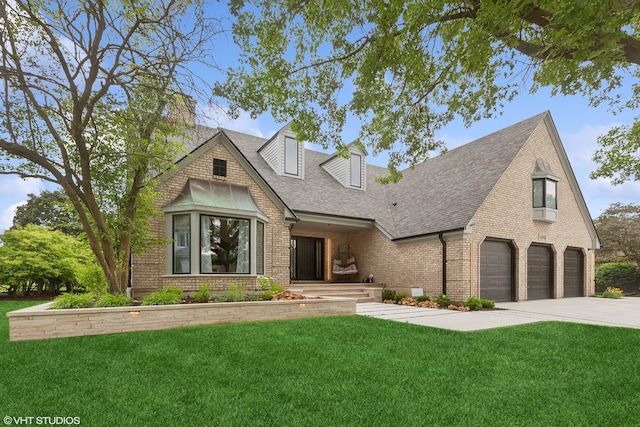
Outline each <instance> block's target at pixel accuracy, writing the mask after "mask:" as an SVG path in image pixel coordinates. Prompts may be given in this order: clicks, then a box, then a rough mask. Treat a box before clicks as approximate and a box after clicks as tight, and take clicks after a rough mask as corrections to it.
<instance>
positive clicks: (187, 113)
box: [167, 93, 197, 126]
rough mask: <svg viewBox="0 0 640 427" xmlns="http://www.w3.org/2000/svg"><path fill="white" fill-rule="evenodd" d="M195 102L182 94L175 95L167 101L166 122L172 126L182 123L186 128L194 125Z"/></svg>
mask: <svg viewBox="0 0 640 427" xmlns="http://www.w3.org/2000/svg"><path fill="white" fill-rule="evenodd" d="M196 103H197V102H196V100H195V99H193V98H192V97H190V96H189V95H185V94H183V93H178V94H176V95H175V96H174V97H173V99H172V100H171V101H169V114H168V116H167V120H169V122H171V123H173V124H177V123H182V124H185V125H187V126H195V124H196Z"/></svg>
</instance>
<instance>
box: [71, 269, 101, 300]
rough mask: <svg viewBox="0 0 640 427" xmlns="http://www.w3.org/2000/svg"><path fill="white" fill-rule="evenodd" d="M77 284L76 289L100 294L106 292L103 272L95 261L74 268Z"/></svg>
mask: <svg viewBox="0 0 640 427" xmlns="http://www.w3.org/2000/svg"><path fill="white" fill-rule="evenodd" d="M76 277H77V279H78V284H77V285H76V286H75V289H76V290H84V291H86V292H91V293H92V294H94V295H102V294H105V293H106V292H107V280H106V279H105V278H104V272H103V271H102V268H101V267H100V265H98V264H97V263H95V262H93V263H87V264H80V265H79V266H78V267H77V269H76Z"/></svg>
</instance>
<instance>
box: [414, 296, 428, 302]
mask: <svg viewBox="0 0 640 427" xmlns="http://www.w3.org/2000/svg"><path fill="white" fill-rule="evenodd" d="M424 301H431V298H429V295H420V296H418V297H416V302H418V303H420V302H424Z"/></svg>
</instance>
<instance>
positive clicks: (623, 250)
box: [594, 203, 640, 264]
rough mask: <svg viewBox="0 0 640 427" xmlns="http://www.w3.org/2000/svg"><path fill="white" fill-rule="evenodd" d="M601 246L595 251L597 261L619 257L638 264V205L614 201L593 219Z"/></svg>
mask: <svg viewBox="0 0 640 427" xmlns="http://www.w3.org/2000/svg"><path fill="white" fill-rule="evenodd" d="M594 224H595V226H596V230H597V231H598V237H599V238H600V243H601V246H602V248H601V249H599V250H598V251H597V252H596V257H597V259H598V261H603V262H608V261H612V260H615V259H616V258H619V257H626V258H627V259H628V260H629V261H632V262H635V263H636V264H640V206H639V205H636V204H634V203H631V204H628V205H623V204H622V203H614V204H612V205H611V206H609V207H608V208H607V209H606V210H605V211H604V212H602V214H601V215H600V216H599V217H598V218H596V220H595V221H594Z"/></svg>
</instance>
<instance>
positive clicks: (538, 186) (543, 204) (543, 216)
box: [531, 160, 559, 222]
mask: <svg viewBox="0 0 640 427" xmlns="http://www.w3.org/2000/svg"><path fill="white" fill-rule="evenodd" d="M531 178H532V189H533V192H532V193H533V195H532V198H533V219H534V220H535V221H544V222H556V221H558V181H559V178H558V177H557V176H555V175H554V174H553V173H552V172H551V166H550V165H549V163H547V162H545V161H543V160H536V167H535V169H534V171H533V175H532V176H531Z"/></svg>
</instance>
